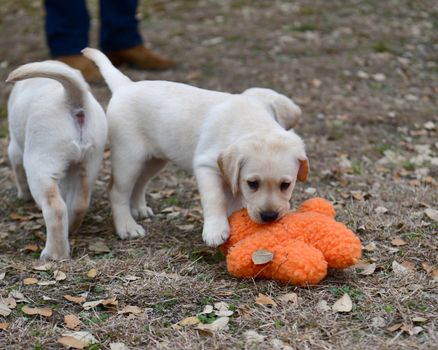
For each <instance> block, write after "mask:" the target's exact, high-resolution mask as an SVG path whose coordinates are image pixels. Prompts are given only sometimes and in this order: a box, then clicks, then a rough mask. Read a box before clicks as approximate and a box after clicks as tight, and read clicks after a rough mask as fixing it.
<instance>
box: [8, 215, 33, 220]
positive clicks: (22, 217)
mask: <svg viewBox="0 0 438 350" xmlns="http://www.w3.org/2000/svg"><path fill="white" fill-rule="evenodd" d="M10 217H11V219H12V220H18V221H30V220H32V219H33V218H34V215H21V214H18V213H11V215H10Z"/></svg>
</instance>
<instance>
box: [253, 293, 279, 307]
mask: <svg viewBox="0 0 438 350" xmlns="http://www.w3.org/2000/svg"><path fill="white" fill-rule="evenodd" d="M255 303H256V304H258V305H272V306H277V303H276V302H275V301H274V300H272V299H271V298H270V297H268V296H267V295H265V294H262V293H259V295H258V296H257V298H256V300H255Z"/></svg>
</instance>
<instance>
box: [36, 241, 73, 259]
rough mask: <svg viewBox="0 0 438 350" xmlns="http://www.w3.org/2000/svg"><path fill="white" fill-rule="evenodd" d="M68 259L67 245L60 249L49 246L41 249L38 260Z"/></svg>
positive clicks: (68, 250)
mask: <svg viewBox="0 0 438 350" xmlns="http://www.w3.org/2000/svg"><path fill="white" fill-rule="evenodd" d="M69 258H70V247H69V245H68V243H67V245H65V246H62V247H56V246H51V247H48V246H47V245H46V247H45V248H44V249H43V251H42V252H41V255H40V259H41V260H43V261H48V260H65V259H69Z"/></svg>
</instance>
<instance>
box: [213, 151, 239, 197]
mask: <svg viewBox="0 0 438 350" xmlns="http://www.w3.org/2000/svg"><path fill="white" fill-rule="evenodd" d="M217 164H218V166H219V169H220V171H221V174H222V178H223V179H224V181H225V183H226V184H227V185H228V186H229V187H230V190H231V193H232V194H233V196H236V195H237V193H238V192H239V177H240V170H241V169H242V167H243V157H241V156H239V154H238V149H237V147H236V146H235V145H231V146H229V147H228V148H227V149H225V150H224V151H222V152H221V154H219V156H218V158H217Z"/></svg>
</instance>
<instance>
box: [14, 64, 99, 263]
mask: <svg viewBox="0 0 438 350" xmlns="http://www.w3.org/2000/svg"><path fill="white" fill-rule="evenodd" d="M23 79H26V80H24V81H20V82H18V83H16V84H15V86H14V88H13V89H12V93H11V96H10V98H9V103H8V121H9V135H10V143H9V148H8V154H9V159H10V161H11V164H12V167H13V169H14V172H15V177H16V185H17V189H18V197H20V198H23V199H29V198H30V196H32V197H33V198H34V200H35V202H36V203H37V205H38V206H39V207H40V208H41V209H42V212H43V216H44V220H45V223H46V229H47V241H46V246H45V248H44V250H43V251H42V253H41V258H42V259H54V260H59V259H65V258H68V257H69V255H70V247H69V242H68V231H69V229H70V230H74V229H77V228H78V226H79V224H80V222H81V221H82V218H83V216H84V214H85V211H86V209H87V208H88V205H89V202H90V194H91V189H92V186H93V184H94V182H95V180H96V178H97V175H98V171H99V168H100V164H101V160H102V156H103V150H104V146H105V142H106V137H107V122H106V118H105V113H104V111H103V110H102V108H101V106H100V105H99V104H98V102H97V101H96V100H95V98H94V97H93V95H92V94H91V92H90V91H89V89H88V85H87V83H86V82H85V80H84V79H83V77H82V75H81V74H80V72H79V71H76V70H74V69H72V68H70V67H68V66H67V65H65V64H63V63H60V62H55V61H45V62H36V63H30V64H26V65H24V66H21V67H19V68H18V69H16V70H15V71H13V72H12V73H11V74H10V75H9V77H8V79H7V81H8V82H16V81H19V80H23ZM82 115H83V116H84V118H83V120H84V123H83V124H81V123H80V120H81V119H82V117H81V116H82ZM78 116H79V117H78ZM69 226H70V227H69Z"/></svg>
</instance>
